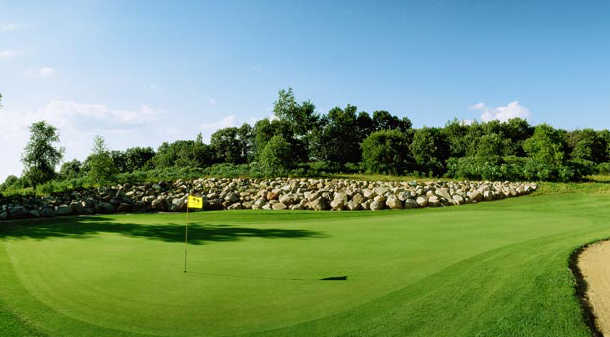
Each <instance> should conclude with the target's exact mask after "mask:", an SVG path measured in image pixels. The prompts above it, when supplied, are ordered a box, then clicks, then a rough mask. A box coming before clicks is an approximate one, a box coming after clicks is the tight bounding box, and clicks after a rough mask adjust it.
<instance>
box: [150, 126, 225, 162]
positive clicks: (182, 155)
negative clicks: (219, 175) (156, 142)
mask: <svg viewBox="0 0 610 337" xmlns="http://www.w3.org/2000/svg"><path fill="white" fill-rule="evenodd" d="M215 161H216V156H215V152H214V149H213V148H212V147H211V146H210V145H207V144H205V143H203V137H202V136H201V134H199V135H198V136H197V138H196V140H195V141H192V140H177V141H175V142H172V143H167V142H165V143H163V144H161V146H159V149H158V150H157V153H156V154H155V156H154V157H153V158H152V163H153V164H154V166H155V167H157V168H163V167H206V166H208V165H211V164H212V163H214V162H215Z"/></svg>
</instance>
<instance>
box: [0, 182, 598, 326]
mask: <svg viewBox="0 0 610 337" xmlns="http://www.w3.org/2000/svg"><path fill="white" fill-rule="evenodd" d="M184 222H185V217H184V214H138V215H114V216H91V217H70V218H57V219H53V220H46V221H35V222H32V221H30V222H27V221H25V222H16V223H13V224H11V225H10V226H7V225H4V227H8V229H5V230H4V231H2V232H0V284H2V285H3V286H2V287H0V311H1V312H3V313H2V314H0V328H2V329H4V331H9V332H11V333H12V335H31V336H38V335H48V336H79V337H80V336H113V337H115V336H227V335H257V336H259V335H260V336H588V335H589V334H590V333H589V331H588V328H587V326H586V325H585V324H584V322H583V319H582V315H581V312H580V307H579V304H578V300H577V299H576V298H575V297H574V290H573V277H572V275H571V272H570V271H569V269H568V267H567V265H568V256H569V254H570V253H571V251H572V250H573V249H574V248H576V247H577V246H579V245H581V244H583V243H586V242H589V241H592V240H595V239H601V238H605V237H609V236H610V194H607V193H602V192H593V191H585V192H576V193H563V194H560V193H555V194H549V195H539V196H527V197H521V198H516V199H509V200H503V201H497V202H493V203H483V204H479V205H465V206H460V207H448V208H437V209H420V210H404V211H384V212H377V213H373V212H343V213H330V212H319V213H316V212H288V211H282V212H278V211H275V212H262V211H261V212H255V211H232V212H201V213H195V214H193V215H192V217H191V222H192V223H193V225H192V226H191V227H190V231H189V234H190V235H189V236H190V239H191V240H190V244H189V245H188V266H189V272H187V273H186V274H185V273H183V270H182V269H183V261H184V260H183V254H184V243H183V229H184V227H183V226H184ZM0 226H1V225H0ZM341 275H347V276H348V280H347V281H320V280H319V279H320V278H322V277H328V276H341ZM4 285H6V286H4ZM0 331H2V330H0Z"/></svg>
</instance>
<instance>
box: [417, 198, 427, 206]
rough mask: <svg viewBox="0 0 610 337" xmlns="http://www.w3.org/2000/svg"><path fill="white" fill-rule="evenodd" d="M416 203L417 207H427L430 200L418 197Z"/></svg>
mask: <svg viewBox="0 0 610 337" xmlns="http://www.w3.org/2000/svg"><path fill="white" fill-rule="evenodd" d="M415 202H416V203H417V206H419V207H427V206H428V198H427V197H424V196H421V197H417V199H415Z"/></svg>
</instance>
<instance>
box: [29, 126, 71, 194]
mask: <svg viewBox="0 0 610 337" xmlns="http://www.w3.org/2000/svg"><path fill="white" fill-rule="evenodd" d="M57 143H59V134H58V133H57V128H56V127H54V126H52V125H50V124H47V122H45V121H41V122H36V123H34V124H32V125H31V126H30V140H29V142H28V144H27V145H26V147H25V150H24V152H23V155H22V158H21V161H22V162H23V165H24V166H25V169H24V172H23V176H24V178H25V179H26V180H27V181H28V182H29V184H31V185H33V186H36V185H38V184H42V183H44V182H47V181H49V180H51V179H53V178H55V175H56V173H55V167H56V166H57V164H59V162H60V161H61V159H62V157H63V152H64V150H63V148H60V147H58V146H57V145H56V144H57Z"/></svg>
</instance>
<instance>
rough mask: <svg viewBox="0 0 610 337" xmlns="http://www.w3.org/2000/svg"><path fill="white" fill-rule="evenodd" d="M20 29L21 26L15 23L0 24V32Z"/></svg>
mask: <svg viewBox="0 0 610 337" xmlns="http://www.w3.org/2000/svg"><path fill="white" fill-rule="evenodd" d="M19 28H21V25H18V24H16V23H5V24H0V32H12V31H15V30H18V29H19Z"/></svg>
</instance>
